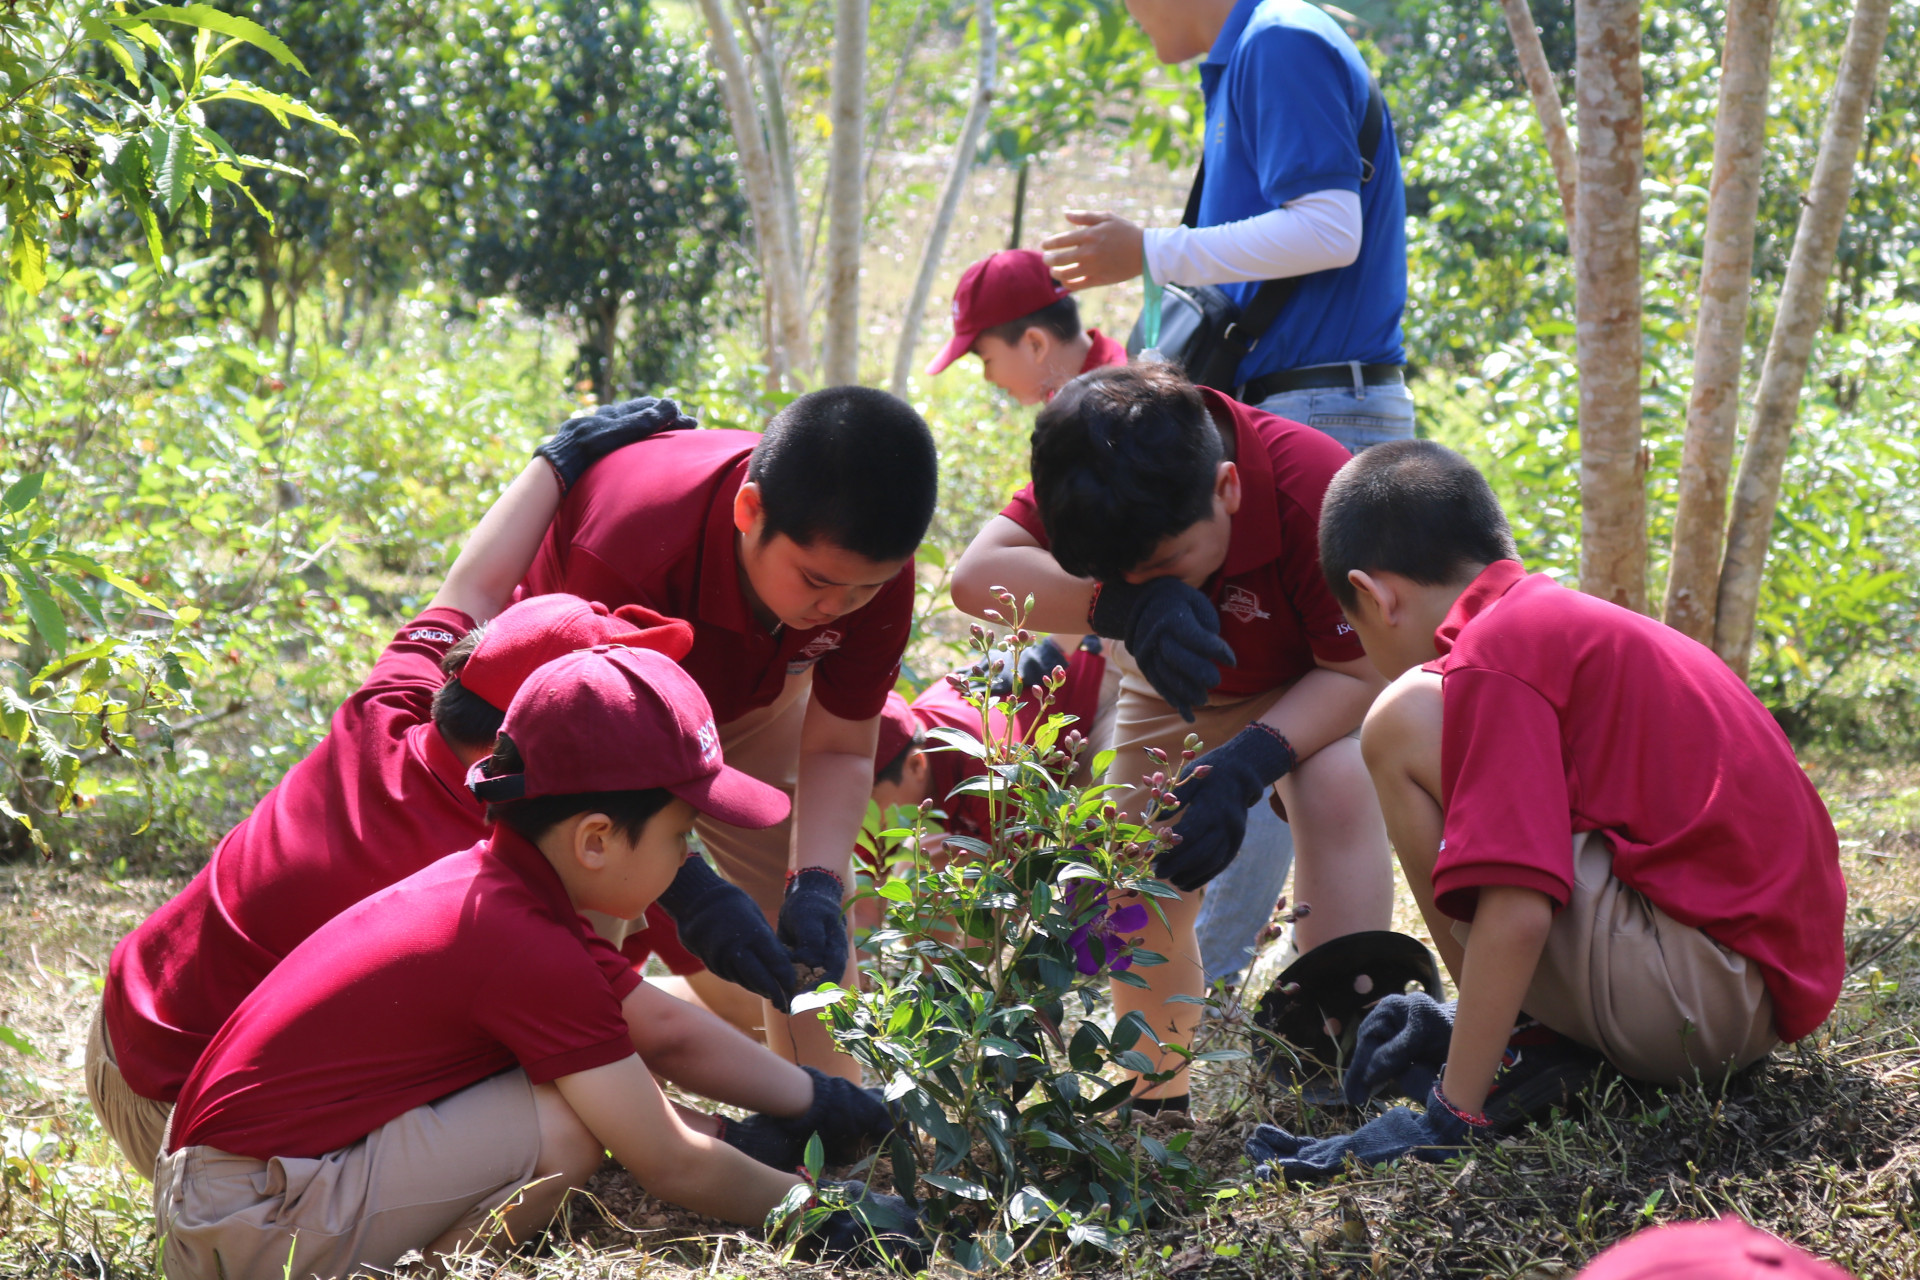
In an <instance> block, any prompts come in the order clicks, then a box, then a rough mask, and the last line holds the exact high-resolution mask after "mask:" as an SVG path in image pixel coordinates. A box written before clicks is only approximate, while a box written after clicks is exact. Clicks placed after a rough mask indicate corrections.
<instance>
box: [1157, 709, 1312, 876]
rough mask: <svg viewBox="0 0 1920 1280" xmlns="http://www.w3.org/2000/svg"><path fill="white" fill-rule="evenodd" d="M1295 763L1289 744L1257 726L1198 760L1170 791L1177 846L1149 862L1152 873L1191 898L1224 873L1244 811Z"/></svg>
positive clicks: (1242, 829) (1240, 834) (1242, 831)
mask: <svg viewBox="0 0 1920 1280" xmlns="http://www.w3.org/2000/svg"><path fill="white" fill-rule="evenodd" d="M1297 762H1298V761H1297V757H1295V755H1294V753H1293V745H1292V744H1291V743H1289V742H1288V741H1287V740H1286V739H1285V738H1284V737H1282V736H1280V734H1278V733H1276V732H1274V731H1273V730H1272V729H1269V728H1267V727H1266V726H1265V725H1263V724H1258V723H1255V724H1250V725H1248V726H1247V727H1246V728H1244V729H1242V730H1241V731H1240V732H1239V733H1236V734H1234V735H1233V737H1231V738H1229V739H1227V741H1226V743H1225V744H1224V745H1222V746H1219V747H1215V748H1214V749H1213V750H1212V751H1209V752H1207V754H1205V755H1204V756H1201V757H1200V759H1199V761H1198V762H1197V763H1196V764H1195V766H1194V770H1193V773H1192V774H1190V775H1189V776H1188V778H1187V780H1186V781H1184V782H1182V783H1180V785H1179V786H1177V787H1175V788H1174V789H1173V794H1174V795H1175V797H1176V798H1178V799H1179V801H1180V820H1179V821H1178V822H1176V823H1175V824H1174V826H1173V834H1174V836H1175V837H1176V838H1177V841H1178V843H1176V844H1174V845H1173V846H1172V847H1171V848H1167V849H1162V850H1161V851H1160V854H1159V856H1157V857H1156V858H1154V860H1153V874H1154V875H1156V876H1158V877H1160V878H1161V879H1162V880H1165V881H1166V882H1167V883H1168V884H1170V885H1172V886H1173V887H1174V888H1176V889H1180V890H1183V891H1185V892H1187V893H1191V892H1193V891H1194V890H1195V889H1198V888H1199V887H1200V886H1201V885H1203V884H1205V883H1206V882H1207V881H1209V880H1211V879H1213V878H1214V877H1215V876H1217V875H1219V874H1220V873H1221V872H1222V871H1225V870H1226V869H1227V867H1228V865H1229V864H1231V863H1232V862H1233V860H1234V858H1235V857H1237V856H1238V855H1239V853H1240V842H1241V841H1242V840H1244V839H1246V835H1247V810H1248V809H1250V808H1252V807H1253V806H1254V805H1255V804H1257V803H1258V802H1259V800H1260V797H1261V796H1262V795H1264V794H1266V791H1267V789H1268V788H1269V787H1271V786H1272V785H1273V784H1274V783H1276V782H1278V781H1279V780H1280V779H1281V778H1284V777H1286V775H1287V773H1288V771H1290V770H1291V769H1292V768H1293V766H1294V765H1295V764H1296V763H1297ZM1203 770H1204V772H1203Z"/></svg>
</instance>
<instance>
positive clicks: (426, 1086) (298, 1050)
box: [154, 646, 918, 1280]
mask: <svg viewBox="0 0 1920 1280" xmlns="http://www.w3.org/2000/svg"><path fill="white" fill-rule="evenodd" d="M612 743H621V744H626V745H627V746H628V748H629V749H626V750H609V749H608V745H609V744H612ZM467 777H468V783H469V785H470V786H471V788H472V789H473V791H474V792H475V794H477V795H479V796H480V797H481V798H483V799H486V800H488V801H489V802H490V805H489V809H488V816H489V817H490V818H491V819H493V820H494V821H495V822H496V824H497V825H496V826H495V827H494V829H493V831H492V833H491V834H490V836H489V837H488V838H487V839H485V840H483V841H482V842H481V843H479V844H478V845H476V846H474V847H473V848H471V849H468V850H466V851H465V852H462V853H456V854H452V855H449V856H447V857H445V858H442V859H440V860H439V861H437V862H435V863H433V864H432V865H430V866H428V867H426V868H424V869H422V870H421V871H418V872H416V873H415V874H413V875H412V876H409V877H408V878H407V879H405V880H402V881H400V882H399V883H398V884H395V885H393V886H391V887H390V888H387V889H384V890H382V891H380V892H378V893H376V894H374V895H373V896H371V897H369V898H367V899H365V900H364V901H362V902H360V903H358V904H357V905H355V906H353V907H351V908H349V909H347V910H346V911H344V912H342V913H341V914H340V915H338V916H335V917H334V918H333V919H332V920H329V921H328V922H327V923H326V924H324V925H322V926H321V927H320V928H319V929H318V930H317V931H316V932H314V933H313V934H312V935H311V936H309V937H308V938H307V939H306V940H304V941H303V942H301V943H300V945H299V946H297V947H295V948H294V949H293V951H292V953H291V954H289V955H288V956H287V957H286V959H285V960H283V961H281V963H280V964H279V965H278V966H277V967H276V968H275V969H274V970H273V972H272V973H270V974H269V975H268V976H267V977H266V979H265V980H264V981H262V982H261V984H260V985H259V986H258V987H257V988H255V989H254V991H253V993H252V994H251V995H249V996H248V997H247V999H246V1000H245V1001H243V1002H242V1003H241V1005H240V1007H239V1008H238V1009H236V1010H235V1011H234V1014H233V1016H232V1017H231V1018H229V1019H228V1020H227V1022H226V1024H225V1025H224V1026H223V1027H222V1028H221V1029H220V1033H219V1034H218V1035H217V1036H215V1037H214V1039H213V1042H212V1043H211V1044H210V1045H209V1046H208V1047H207V1050H206V1052H205V1053H204V1054H203V1055H202V1056H201V1058H200V1061H199V1064H198V1065H197V1066H196V1067H195V1068H194V1071H193V1074H192V1075H191V1076H190V1077H189V1078H188V1080H187V1082H186V1085H185V1087H184V1088H183V1089H182V1090H181V1095H180V1102H179V1106H178V1108H177V1109H176V1111H175V1113H174V1118H173V1124H172V1126H171V1128H170V1130H169V1138H168V1149H167V1150H166V1151H165V1152H164V1153H163V1154H162V1156H161V1158H160V1161H159V1164H158V1166H157V1168H156V1171H155V1180H154V1211H155V1217H156V1226H157V1229H158V1232H159V1234H160V1235H161V1237H162V1239H163V1240H164V1242H165V1243H164V1245H163V1258H162V1264H163V1269H164V1270H165V1272H166V1273H167V1275H168V1276H170V1277H172V1278H173V1280H189V1278H192V1280H199V1278H201V1277H204V1278H206V1280H215V1278H216V1277H220V1278H224V1277H239V1276H262V1275H267V1274H276V1275H278V1274H283V1273H285V1274H292V1275H299V1276H308V1275H320V1276H338V1275H344V1274H346V1273H348V1272H350V1271H359V1270H362V1269H369V1268H385V1267H391V1266H392V1265H393V1264H394V1263H395V1262H396V1261H397V1260H398V1259H399V1258H400V1257H401V1256H402V1255H403V1254H405V1253H407V1252H409V1251H410V1250H414V1249H420V1250H423V1251H424V1252H425V1253H426V1254H427V1256H428V1260H429V1262H430V1264H433V1265H438V1264H439V1263H440V1262H441V1261H442V1259H443V1258H444V1257H445V1256H446V1255H449V1254H453V1253H457V1252H459V1251H462V1250H466V1249H468V1248H471V1247H475V1246H483V1245H485V1244H488V1243H490V1242H491V1240H492V1239H494V1238H497V1237H498V1236H499V1235H502V1234H504V1235H505V1237H506V1238H507V1240H509V1241H514V1242H517V1241H522V1240H525V1239H527V1238H528V1237H529V1236H531V1235H533V1234H535V1233H537V1232H538V1231H540V1230H541V1229H542V1228H543V1227H544V1226H545V1224H546V1222H547V1220H548V1219H549V1218H550V1217H551V1216H552V1214H553V1212H554V1211H555V1209H556V1208H557V1207H558V1205H559V1203H560V1201H561V1199H562V1197H563V1196H564V1195H565V1194H566V1193H567V1191H569V1190H570V1189H572V1188H575V1187H579V1186H582V1185H584V1184H585V1182H586V1180H587V1179H588V1178H589V1177H591V1176H592V1175H593V1174H594V1173H595V1172H596V1171H597V1170H598V1169H599V1167H600V1162H601V1160H602V1158H603V1154H604V1152H605V1151H606V1150H607V1149H611V1150H612V1151H613V1153H614V1155H615V1156H616V1157H617V1158H618V1159H620V1160H621V1162H622V1163H624V1164H625V1165H626V1166H627V1168H628V1169H629V1171H630V1172H632V1173H633V1174H634V1176H635V1177H636V1178H637V1179H638V1180H639V1181H640V1182H641V1184H642V1185H643V1186H644V1187H646V1188H647V1189H648V1190H649V1191H650V1192H652V1193H653V1194H655V1195H658V1196H660V1197H662V1198H663V1199H666V1200H669V1201H671V1202H673V1203H676V1204H680V1205H683V1206H685V1207H687V1208H690V1209H693V1210H695V1211H697V1212H701V1213H705V1214H710V1215H713V1216H717V1217H722V1218H726V1219H729V1220H731V1221H735V1222H742V1223H759V1222H761V1221H763V1220H764V1218H765V1216H766V1214H767V1212H768V1211H769V1210H771V1209H772V1208H773V1207H774V1206H775V1205H776V1204H778V1203H779V1202H780V1201H781V1199H782V1198H783V1197H784V1196H785V1195H786V1194H787V1192H788V1191H789V1190H790V1189H791V1188H792V1187H794V1186H795V1185H796V1184H798V1182H799V1179H798V1178H796V1177H795V1176H794V1175H793V1174H791V1173H787V1172H783V1171H781V1170H778V1169H773V1168H769V1167H767V1166H766V1165H763V1164H759V1163H757V1162H755V1161H753V1160H751V1159H749V1158H748V1157H746V1156H745V1155H743V1154H742V1153H740V1152H738V1151H735V1150H734V1149H733V1148H731V1147H729V1146H727V1145H726V1144H724V1143H721V1142H718V1141H716V1140H714V1139H713V1138H711V1137H709V1136H707V1135H704V1134H701V1133H697V1132H695V1131H693V1130H691V1129H689V1128H688V1127H687V1126H686V1125H685V1124H684V1123H683V1122H682V1121H681V1119H680V1118H679V1116H677V1115H676V1114H675V1112H674V1109H673V1108H672V1107H671V1106H670V1105H669V1103H668V1102H667V1099H666V1098H665V1096H664V1095H663V1094H662V1093H661V1091H660V1088H659V1086H658V1085H657V1084H656V1083H655V1081H654V1078H653V1076H652V1074H651V1073H650V1072H649V1071H648V1070H647V1068H646V1065H645V1063H644V1062H643V1061H642V1060H641V1059H640V1058H639V1057H638V1056H637V1055H636V1054H635V1053H634V1051H633V1045H632V1044H631V1042H630V1040H629V1036H628V1030H627V1026H626V1022H625V1019H624V1018H623V1016H622V1010H621V1006H622V1002H623V1001H624V999H625V998H626V997H627V995H628V994H630V992H631V991H632V990H633V989H634V988H635V987H636V986H637V985H638V984H639V982H640V979H639V978H638V976H637V975H635V974H634V972H633V970H632V969H631V968H630V967H629V966H627V965H625V964H623V963H621V962H620V961H619V959H618V958H617V956H616V955H615V953H613V952H612V951H611V950H610V949H608V948H607V947H606V946H605V945H604V943H603V942H602V941H601V940H600V939H599V938H597V937H596V936H595V935H593V934H592V933H591V931H590V930H589V929H588V927H587V925H586V923H585V922H584V921H583V920H582V919H581V916H580V914H579V913H580V912H581V911H584V910H593V911H598V912H601V913H603V914H606V915H610V916H614V917H617V918H626V919H630V918H634V917H637V916H640V915H643V914H644V913H645V911H646V908H647V906H648V905H649V903H651V902H652V901H653V900H654V899H655V897H657V896H658V895H659V894H660V893H661V892H662V891H663V890H665V888H666V887H667V886H668V885H669V884H670V883H671V882H672V881H673V880H674V878H675V876H676V875H677V874H678V872H679V871H680V868H681V864H682V863H683V862H684V861H685V859H686V855H687V849H686V835H687V832H688V831H689V829H690V828H691V827H692V825H693V817H694V815H695V813H696V812H699V813H706V814H709V815H711V816H714V817H717V818H722V819H724V820H725V821H727V822H729V823H731V824H734V825H737V826H746V827H764V826H767V825H769V824H771V823H774V822H778V821H779V820H780V819H781V818H783V817H784V816H785V815H786V812H787V804H788V802H787V798H786V796H785V795H783V794H782V793H780V792H779V791H777V790H775V789H774V788H772V787H768V786H766V785H764V784H762V783H759V782H756V781H755V780H753V779H751V778H749V777H747V776H746V775H744V774H741V773H740V772H738V771H737V770H733V769H730V768H728V767H727V766H726V765H725V764H724V762H723V761H722V759H721V755H720V749H719V735H718V734H717V732H716V731H715V729H714V724H713V719H712V714H711V711H710V709H709V708H708V707H707V704H706V701H705V699H704V698H702V697H701V696H700V691H699V689H698V687H697V686H696V685H695V684H694V683H693V681H692V679H691V678H690V677H688V676H687V674H686V673H685V672H684V671H682V670H681V669H680V668H679V667H678V666H676V665H675V664H674V662H673V661H672V659H670V658H668V657H667V656H665V655H664V654H660V653H656V652H652V651H649V650H643V649H627V648H620V647H610V646H602V647H599V648H595V649H591V650H586V651H583V652H579V653H574V654H569V655H567V656H565V657H562V658H560V659H558V660H556V661H554V662H551V663H548V664H547V665H545V666H543V667H541V668H540V669H539V670H538V671H536V672H534V673H533V674H532V675H531V676H529V677H528V678H527V680H526V682H525V684H524V685H523V686H522V688H521V690H520V692H519V693H518V694H516V695H515V697H514V700H513V703H512V705H511V706H510V707H509V709H508V711H507V716H506V722H505V724H504V725H503V727H502V730H501V735H500V738H499V741H498V744H497V745H496V747H495V749H494V753H493V755H492V756H490V757H489V758H488V759H486V760H484V761H482V762H480V763H477V764H475V765H474V766H473V768H472V769H471V770H470V771H469V773H468V775H467ZM855 1185H856V1186H857V1184H855ZM864 1190H865V1189H864V1188H858V1190H857V1191H856V1192H855V1193H854V1194H857V1195H858V1194H864ZM874 1199H875V1200H876V1201H881V1202H884V1203H883V1204H881V1205H879V1206H878V1207H879V1208H881V1209H883V1210H885V1211H887V1212H889V1213H891V1214H892V1215H893V1216H894V1217H895V1219H896V1222H897V1223H898V1224H899V1225H901V1226H903V1227H905V1228H906V1229H907V1230H909V1231H913V1229H912V1227H911V1226H910V1222H911V1215H910V1214H908V1213H907V1212H906V1210H905V1206H904V1205H903V1204H901V1203H900V1202H899V1201H897V1200H895V1199H893V1198H891V1197H875V1198H874ZM861 1234H862V1233H861V1232H860V1231H859V1230H858V1228H857V1225H856V1224H855V1222H854V1221H853V1219H852V1216H851V1215H850V1214H848V1213H847V1212H846V1211H845V1210H841V1211H839V1212H838V1213H836V1214H835V1215H833V1217H832V1218H830V1219H828V1221H827V1223H826V1226H825V1229H824V1232H823V1235H824V1237H825V1240H824V1242H825V1243H826V1244H828V1245H829V1246H840V1247H846V1246H849V1245H852V1244H854V1243H856V1241H857V1239H858V1237H859V1236H860V1235H861ZM913 1235H914V1236H915V1237H917V1235H918V1233H917V1231H913ZM899 1246H900V1247H901V1248H902V1249H903V1250H906V1251H909V1252H911V1251H912V1249H913V1241H912V1240H909V1239H906V1238H901V1239H900V1240H899Z"/></svg>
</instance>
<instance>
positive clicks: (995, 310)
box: [927, 249, 1127, 404]
mask: <svg viewBox="0 0 1920 1280" xmlns="http://www.w3.org/2000/svg"><path fill="white" fill-rule="evenodd" d="M969 353H971V354H973V355H976V356H979V357H980V376H981V377H983V378H985V379H986V380H987V381H988V382H991V383H992V384H993V385H994V386H996V387H999V388H1000V389H1001V390H1002V391H1004V392H1006V393H1007V394H1008V395H1010V396H1012V397H1013V398H1014V399H1015V400H1018V401H1019V402H1020V403H1021V404H1039V403H1040V402H1041V401H1043V400H1050V399H1052V398H1053V393H1054V392H1056V391H1058V390H1059V389H1060V388H1061V387H1064V386H1066V385H1067V383H1069V382H1071V381H1072V380H1073V379H1074V378H1077V377H1079V376H1080V375H1081V374H1083V373H1086V372H1087V371H1088V370H1090V369H1100V368H1104V367H1105V366H1107V365H1111V364H1125V363H1126V362H1127V349H1126V348H1125V347H1123V346H1121V345H1120V344H1119V343H1117V342H1115V341H1114V340H1113V339H1112V338H1109V337H1107V335H1106V334H1104V333H1101V332H1100V331H1099V330H1098V329H1085V330H1083V329H1082V328H1081V327H1080V305H1079V304H1078V303H1077V302H1075V301H1074V300H1073V295H1072V294H1070V293H1068V292H1067V287H1066V286H1065V285H1063V284H1061V283H1060V282H1059V281H1058V280H1055V279H1054V278H1053V273H1052V272H1051V271H1049V270H1047V264H1046V260H1045V259H1044V258H1042V257H1041V256H1040V255H1039V254H1037V253H1035V252H1034V251H1033V250H1031V249H1002V250H1001V251H1000V252H999V253H995V254H989V255H988V256H987V257H984V258H982V259H980V261H978V262H976V263H974V264H973V265H972V266H970V267H968V268H967V269H966V271H964V272H963V273H961V276H960V284H959V285H958V287H956V288H955V289H954V291H953V337H952V338H951V339H949V340H948V342H947V345H946V346H944V347H942V348H941V349H940V354H939V355H937V356H935V357H934V358H933V361H932V363H930V364H929V365H927V376H928V377H932V376H933V375H935V374H937V373H940V372H941V371H943V370H944V369H946V367H947V366H948V365H950V364H952V363H953V362H954V361H955V360H958V359H959V358H960V357H961V356H964V355H967V354H969Z"/></svg>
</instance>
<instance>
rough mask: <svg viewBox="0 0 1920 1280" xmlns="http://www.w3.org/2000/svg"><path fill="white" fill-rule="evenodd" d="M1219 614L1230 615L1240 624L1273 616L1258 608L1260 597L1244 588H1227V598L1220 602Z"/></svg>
mask: <svg viewBox="0 0 1920 1280" xmlns="http://www.w3.org/2000/svg"><path fill="white" fill-rule="evenodd" d="M1220 612H1222V613H1230V614H1232V615H1233V616H1234V617H1236V618H1238V619H1239V620H1240V621H1242V622H1252V621H1253V620H1254V619H1255V618H1271V617H1272V616H1273V615H1272V614H1270V613H1268V612H1267V611H1266V610H1265V609H1262V608H1261V607H1260V597H1259V596H1257V595H1255V594H1253V592H1251V591H1249V590H1247V589H1246V588H1245V587H1228V588H1227V598H1226V599H1225V600H1223V601H1221V602H1220Z"/></svg>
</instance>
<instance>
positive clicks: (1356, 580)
mask: <svg viewBox="0 0 1920 1280" xmlns="http://www.w3.org/2000/svg"><path fill="white" fill-rule="evenodd" d="M1347 581H1348V582H1349V583H1351V584H1352V585H1353V590H1354V594H1355V595H1357V596H1358V597H1359V598H1358V599H1357V600H1355V601H1354V605H1355V606H1356V608H1358V609H1371V610H1372V612H1373V614H1374V616H1375V617H1377V618H1378V619H1379V620H1380V621H1381V622H1383V623H1385V624H1386V625H1387V626H1393V625H1394V624H1396V623H1397V622H1399V620H1400V618H1399V613H1400V593H1399V592H1397V591H1395V590H1394V589H1393V584H1392V583H1391V582H1387V581H1384V580H1382V579H1380V578H1376V577H1374V576H1373V575H1372V574H1370V573H1367V572H1365V571H1364V570H1360V569H1349V570H1347Z"/></svg>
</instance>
